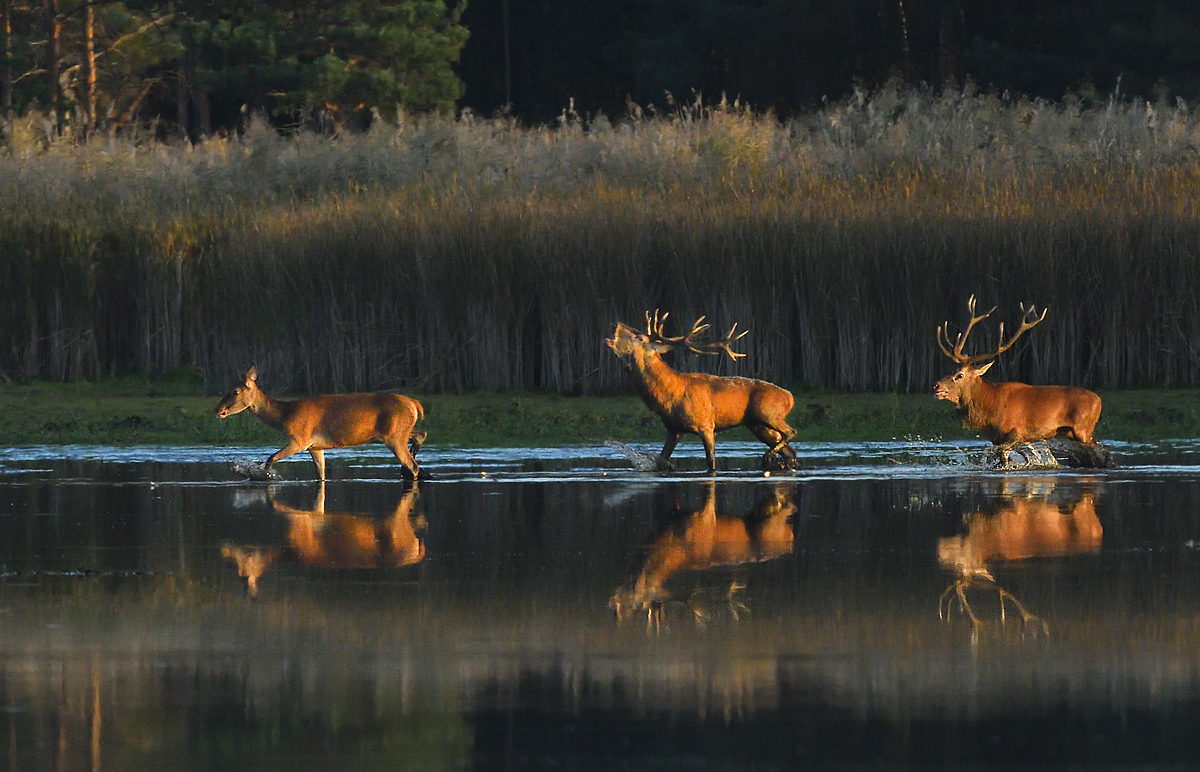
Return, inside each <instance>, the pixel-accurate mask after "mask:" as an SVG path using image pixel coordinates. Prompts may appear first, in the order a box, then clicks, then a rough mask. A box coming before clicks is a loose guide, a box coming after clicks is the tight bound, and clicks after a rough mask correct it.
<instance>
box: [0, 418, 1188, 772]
mask: <svg viewBox="0 0 1200 772" xmlns="http://www.w3.org/2000/svg"><path fill="white" fill-rule="evenodd" d="M760 447H761V446H759V445H757V444H749V443H738V442H728V441H725V442H721V441H719V442H718V445H717V453H718V460H719V463H720V464H721V465H722V466H723V467H724V469H723V471H722V472H721V473H720V474H718V475H717V476H716V477H715V478H709V477H708V476H707V475H704V474H700V473H698V470H700V469H701V468H702V466H703V454H702V452H701V450H700V447H699V445H698V444H696V443H695V442H692V443H690V444H689V443H685V444H684V445H681V446H680V448H679V449H678V450H677V451H676V456H677V461H678V462H679V463H680V465H681V466H682V467H683V468H684V470H685V471H683V472H681V473H678V474H670V475H664V474H651V473H643V472H637V471H634V470H633V469H631V467H630V465H629V463H628V461H627V460H626V458H625V456H624V455H623V454H622V453H621V452H620V450H619V449H617V448H613V447H607V446H597V447H571V448H552V449H506V450H456V449H445V448H428V447H427V448H426V449H424V450H423V451H422V452H421V456H420V458H421V462H422V464H423V467H424V469H426V470H427V471H428V472H430V473H431V475H432V478H431V479H430V480H429V481H423V482H421V483H420V484H419V486H417V487H416V488H413V487H412V486H410V485H407V484H405V483H403V482H402V481H401V478H400V472H399V469H398V467H397V466H396V465H395V464H394V462H392V461H391V457H390V454H388V452H387V451H386V449H384V448H382V446H368V447H365V448H359V449H355V450H353V451H342V452H331V453H330V454H329V468H330V478H331V480H330V482H329V483H328V484H327V485H326V486H324V489H323V490H322V489H321V488H320V487H319V486H318V485H317V484H316V483H315V482H312V481H311V480H312V478H313V476H314V471H313V468H312V465H311V463H310V462H309V461H308V457H307V456H306V455H304V456H297V457H296V458H295V459H294V460H289V461H288V462H285V463H283V464H281V465H280V470H281V471H282V473H283V474H284V476H285V477H286V478H288V479H286V480H284V481H281V482H276V483H270V484H268V483H263V482H248V481H244V480H242V479H240V478H239V476H238V475H237V474H235V473H234V472H233V466H234V464H235V463H236V462H239V461H248V460H261V459H262V458H265V457H266V455H268V453H269V452H270V451H271V450H273V448H201V447H196V448H149V447H147V448H103V447H83V446H67V447H40V448H18V449H11V450H0V742H2V743H3V748H2V749H0V767H3V768H6V769H9V770H77V769H78V770H82V769H88V770H143V769H144V770H154V771H155V772H173V771H174V770H219V771H222V772H223V771H224V770H237V771H238V772H243V771H244V770H264V769H287V770H293V771H298V770H310V769H311V770H326V769H345V770H350V769H353V770H377V769H403V770H464V769H465V770H508V769H513V770H518V769H547V770H549V769H579V770H612V769H654V770H675V769H681V770H690V769H703V770H742V769H754V770H793V769H802V768H821V769H826V768H843V769H847V768H856V769H859V768H866V767H870V768H873V769H900V768H926V767H944V766H945V767H958V766H967V765H973V766H976V767H981V768H982V767H990V766H994V767H997V768H999V767H1004V768H1011V767H1013V766H1022V767H1026V768H1056V767H1070V766H1088V767H1103V768H1134V767H1136V768H1161V769H1167V768H1180V767H1185V766H1192V765H1195V764H1197V763H1200V731H1198V728H1200V441H1193V440H1186V441H1177V442H1165V443H1156V444H1144V445H1134V444H1119V443H1114V444H1112V445H1111V446H1110V447H1111V448H1112V449H1113V451H1114V453H1115V454H1116V456H1117V458H1118V461H1119V464H1120V466H1119V467H1118V468H1116V469H1112V470H1105V471H1101V472H1092V473H1081V472H1073V471H1033V470H1029V471H1018V472H997V471H992V470H989V469H988V468H987V467H986V465H985V464H984V463H983V460H982V456H983V453H982V450H983V446H982V445H979V444H977V443H920V442H913V443H906V442H897V443H855V444H810V445H804V444H801V445H797V450H798V451H799V453H800V460H801V464H802V468H801V469H800V470H799V471H797V472H794V473H776V474H773V475H770V476H766V475H764V474H763V473H762V472H759V471H756V465H757V457H758V454H759V452H760ZM640 449H641V450H646V451H654V450H657V446H655V447H653V448H649V447H640ZM693 470H697V471H693Z"/></svg>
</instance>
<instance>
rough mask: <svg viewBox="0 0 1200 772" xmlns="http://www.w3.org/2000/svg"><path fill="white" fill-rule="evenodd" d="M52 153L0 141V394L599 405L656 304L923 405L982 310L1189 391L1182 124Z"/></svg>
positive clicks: (1032, 340) (772, 360)
mask: <svg viewBox="0 0 1200 772" xmlns="http://www.w3.org/2000/svg"><path fill="white" fill-rule="evenodd" d="M31 130H32V129H31ZM43 139H44V141H43V142H41V143H37V142H33V141H32V140H27V141H26V142H25V144H23V145H19V146H14V147H13V148H11V149H9V152H6V153H4V152H0V201H3V202H4V206H3V207H0V255H3V256H4V259H3V260H0V300H2V301H3V302H0V377H3V376H7V377H9V378H14V379H24V378H29V377H42V378H47V379H51V380H74V379H80V378H84V379H94V378H98V377H103V376H105V375H111V374H113V373H119V372H131V371H136V372H149V373H155V374H161V373H165V372H169V371H171V370H172V369H176V368H181V367H182V368H194V369H196V370H197V371H199V372H200V373H202V374H203V377H204V379H205V381H206V383H207V385H208V387H209V390H210V391H215V390H217V389H219V388H221V387H223V386H224V385H225V383H226V382H227V380H228V379H229V378H231V377H233V376H234V375H235V374H237V373H238V372H241V371H243V370H244V368H245V367H246V366H247V365H248V364H249V363H251V362H257V364H258V365H259V368H260V371H262V372H263V373H264V374H265V375H266V376H267V377H268V378H269V379H270V380H271V381H272V383H274V384H275V385H276V387H277V388H280V389H285V390H292V391H297V392H314V391H330V390H370V389H384V388H399V389H405V390H418V391H419V390H425V391H429V392H445V391H449V392H455V393H464V392H473V391H489V392H491V391H503V392H508V391H520V390H526V391H538V392H542V391H553V392H558V393H562V394H603V393H611V392H612V391H614V390H615V389H618V388H620V387H621V386H622V385H623V384H625V383H626V381H625V374H624V373H623V372H622V370H621V368H620V367H619V366H618V364H617V363H616V361H615V359H614V358H613V357H612V356H611V354H610V353H609V352H608V351H606V350H605V349H604V348H603V346H602V345H601V344H600V340H601V339H602V338H603V336H605V335H608V334H610V333H611V330H612V326H613V324H614V323H615V322H616V321H618V320H623V321H626V322H640V320H641V319H642V315H643V312H645V311H646V310H648V309H654V308H662V309H664V310H670V311H673V312H674V314H675V315H674V317H673V319H672V321H673V322H676V321H677V322H678V323H680V324H687V323H689V322H690V321H691V320H692V319H695V318H696V317H698V316H700V315H701V314H706V315H708V317H709V319H710V320H711V321H712V322H713V323H714V326H715V327H720V328H721V329H728V326H729V325H730V324H732V323H733V322H735V321H736V322H738V323H739V324H740V325H741V328H742V329H749V330H750V331H751V335H750V337H748V338H746V339H745V340H744V342H743V343H744V346H743V350H744V351H745V352H746V353H747V354H748V356H747V358H746V359H745V360H742V361H741V362H740V363H739V364H738V366H737V373H738V374H741V375H751V376H758V377H764V378H767V379H769V380H772V381H775V382H780V383H794V384H803V385H804V386H805V387H806V388H811V389H820V390H830V391H842V392H862V391H875V392H890V391H898V392H906V391H917V392H924V391H925V390H926V389H927V388H928V384H929V383H931V382H932V381H933V380H935V379H936V378H937V377H940V376H941V375H943V374H944V371H945V365H946V362H945V360H944V359H943V358H942V357H941V355H940V353H939V352H938V351H937V348H936V346H935V345H934V330H935V328H936V326H937V325H938V324H939V323H941V322H942V321H943V320H947V319H948V320H950V321H951V322H952V323H953V325H954V326H956V327H957V326H958V325H961V324H962V322H963V319H964V316H965V305H964V304H965V302H966V298H967V296H968V295H970V294H972V293H976V294H978V295H979V296H980V301H981V303H983V304H985V305H986V306H990V305H991V304H998V305H999V306H1000V311H999V312H998V314H997V316H996V318H995V320H994V322H995V323H999V322H1000V321H1001V319H1003V320H1005V321H1007V323H1008V324H1010V325H1011V324H1012V323H1013V319H1014V316H1015V315H1016V313H1017V311H1016V308H1017V303H1018V302H1021V301H1023V302H1034V303H1037V304H1038V305H1039V306H1049V307H1050V309H1051V311H1050V316H1049V318H1048V319H1047V321H1046V323H1045V324H1043V325H1042V326H1040V327H1039V328H1038V330H1037V331H1036V332H1035V333H1033V334H1031V335H1030V336H1028V338H1027V339H1026V340H1023V341H1022V343H1021V345H1020V346H1019V347H1018V348H1016V349H1014V350H1013V351H1011V352H1009V355H1008V356H1006V357H1004V358H1002V359H1001V361H1000V362H999V363H998V365H997V367H996V370H995V371H994V372H995V373H996V374H998V375H1000V376H1001V377H1005V378H1022V379H1028V380H1031V381H1033V382H1043V383H1045V382H1061V383H1077V384H1086V385H1088V386H1090V387H1092V388H1099V389H1115V388H1135V387H1136V388H1141V387H1179V386H1189V387H1200V350H1198V349H1197V347H1196V345H1195V341H1196V340H1200V294H1197V293H1196V292H1195V291H1194V288H1195V287H1196V286H1200V204H1198V202H1200V156H1198V155H1197V154H1196V152H1195V148H1196V147H1197V146H1198V145H1200V120H1198V119H1197V117H1196V115H1195V114H1194V113H1193V112H1192V111H1190V109H1189V108H1188V107H1187V106H1186V105H1183V104H1176V103H1175V102H1173V101H1166V100H1163V101H1160V102H1156V103H1154V104H1148V103H1147V102H1146V101H1145V100H1142V99H1137V98H1132V97H1131V98H1128V99H1125V98H1113V99H1100V100H1093V99H1083V98H1080V99H1071V100H1067V101H1064V102H1063V103H1061V104H1046V103H1043V102H1036V103H1034V102H1028V101H1023V100H1020V99H1008V98H1003V97H1000V96H997V95H991V94H980V93H973V92H965V93H960V94H947V95H944V96H934V95H931V94H929V93H927V92H923V91H916V90H914V91H903V90H899V91H898V90H895V89H884V90H881V91H879V92H877V93H872V94H865V95H860V96H859V97H858V98H855V99H851V100H848V101H846V102H843V103H837V104H829V105H827V106H825V107H822V108H821V109H819V110H814V111H813V112H812V113H810V114H806V115H800V116H797V117H796V118H795V119H794V120H791V121H789V122H787V123H784V122H780V121H778V120H776V119H775V118H774V117H772V116H771V115H769V114H752V113H749V112H747V111H745V110H742V109H737V108H734V107H732V106H728V105H699V104H698V105H692V106H684V107H681V108H680V109H679V110H677V111H675V112H673V113H672V114H670V115H662V116H659V117H655V118H652V119H639V120H631V119H623V120H620V121H618V120H615V119H614V120H612V121H609V120H606V119H603V118H594V119H589V120H581V119H577V118H576V117H573V116H564V121H563V123H562V124H561V125H558V126H554V127H524V126H520V125H517V124H514V123H513V122H511V121H507V120H503V119H497V120H478V119H474V118H470V119H462V120H451V119H443V118H420V119H408V120H406V121H404V122H403V123H401V124H396V125H384V124H382V123H381V124H379V125H377V126H376V128H375V129H374V130H372V132H371V133H369V134H365V135H349V134H347V135H343V136H339V137H319V136H315V135H309V134H302V135H300V136H297V137H294V138H284V137H280V136H277V135H275V134H273V133H272V132H271V131H270V130H268V129H267V128H266V127H265V126H263V125H261V124H256V125H254V126H252V127H251V128H250V129H249V130H248V131H247V132H246V134H245V135H244V136H235V137H230V138H224V139H213V140H211V141H208V142H205V143H204V144H202V145H199V146H196V147H185V146H167V145H162V144H158V143H154V142H139V141H137V139H136V138H132V139H131V138H123V137H121V138H111V139H108V138H100V139H97V140H96V141H93V142H90V143H88V144H87V145H85V146H79V145H73V144H70V143H66V142H61V141H54V140H52V139H45V138H43ZM994 336H995V328H994V327H991V326H989V328H988V329H987V330H986V333H985V331H983V330H981V331H980V334H979V335H977V336H976V337H977V338H980V340H977V341H975V343H976V344H977V345H980V346H982V345H984V340H983V338H985V337H987V338H994ZM717 364H719V363H716V362H715V361H714V362H713V365H714V366H716V365H717ZM686 366H687V367H688V368H690V369H695V367H698V366H699V365H692V364H690V363H689V364H687V365H686ZM722 366H723V367H725V368H727V369H726V370H725V372H732V371H733V368H732V366H731V365H729V363H725V364H724V365H722Z"/></svg>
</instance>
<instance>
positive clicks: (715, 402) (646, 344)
mask: <svg viewBox="0 0 1200 772" xmlns="http://www.w3.org/2000/svg"><path fill="white" fill-rule="evenodd" d="M668 316H669V314H662V315H661V316H660V315H659V313H658V312H657V311H655V312H654V315H653V316H651V315H650V312H648V311H647V312H646V331H645V332H641V331H640V330H635V329H634V328H632V327H630V326H628V325H626V324H622V323H620V322H618V323H617V328H616V331H615V332H613V336H612V337H611V338H608V339H607V340H606V343H608V347H609V348H611V349H612V350H613V352H614V353H615V354H616V355H617V358H619V359H620V360H621V362H623V363H624V364H625V366H626V367H628V368H629V370H630V372H632V373H633V376H634V381H635V383H636V386H637V390H638V394H640V395H641V397H642V400H643V401H644V402H645V403H646V405H647V406H648V407H649V408H650V409H651V410H653V411H654V412H655V413H657V414H658V416H659V417H660V418H662V422H663V425H664V426H665V427H666V429H667V439H666V441H665V442H664V443H663V448H662V453H661V454H660V456H659V458H660V461H661V464H662V465H663V466H664V467H666V468H671V467H670V462H669V461H668V459H669V458H670V457H671V453H672V451H674V450H675V445H676V444H677V443H678V442H679V438H680V437H682V436H683V435H684V434H696V435H698V436H699V437H700V441H701V442H702V443H703V444H704V454H705V456H706V457H707V458H708V471H709V472H710V473H713V472H716V471H717V462H716V455H715V453H714V450H713V446H714V442H715V439H714V435H715V434H716V433H717V432H719V431H723V430H725V429H731V428H733V427H735V426H745V427H746V428H747V429H749V430H750V431H751V432H752V433H753V434H754V436H755V437H757V438H758V439H759V440H760V441H761V442H763V443H764V444H766V445H767V447H768V450H767V452H766V453H765V454H763V466H764V468H770V466H771V464H772V463H773V460H775V459H776V458H778V462H779V463H780V464H781V465H782V466H784V467H787V468H791V467H794V465H795V462H796V452H795V451H794V450H792V447H791V446H790V445H789V444H788V443H789V442H790V441H791V440H792V438H793V437H795V436H796V431H795V430H794V429H792V427H790V426H788V423H787V416H788V413H790V412H791V411H792V405H793V399H792V394H791V392H789V391H787V390H786V389H781V388H779V387H778V386H776V385H774V384H772V383H767V382H766V381H760V380H756V379H753V378H737V377H735V378H723V377H719V376H715V375H708V374H705V373H681V372H678V371H677V370H674V369H672V368H671V367H670V366H669V365H668V364H667V363H666V362H664V361H663V354H664V353H666V352H667V351H670V350H672V349H677V348H683V349H686V350H688V351H691V352H693V353H696V354H720V353H722V352H724V353H725V354H728V355H729V357H730V358H731V359H734V360H737V359H738V358H740V357H743V356H745V354H741V353H738V352H736V351H734V350H733V344H734V343H736V342H737V341H738V340H740V339H741V338H742V337H744V336H745V335H746V332H741V333H738V331H737V325H736V324H734V325H733V327H732V328H731V329H730V330H729V334H728V335H726V336H725V337H724V338H722V339H720V340H710V341H704V342H702V341H700V340H699V339H698V336H700V335H702V334H703V333H705V332H707V331H708V329H709V327H710V325H708V324H706V323H705V321H704V317H703V316H702V317H700V318H699V319H697V320H696V323H695V324H693V325H692V329H691V330H690V331H689V332H688V333H687V334H686V335H680V336H677V337H668V336H666V335H664V334H663V323H664V322H665V321H666V319H667V317H668Z"/></svg>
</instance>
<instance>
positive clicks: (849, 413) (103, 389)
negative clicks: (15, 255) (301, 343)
mask: <svg viewBox="0 0 1200 772" xmlns="http://www.w3.org/2000/svg"><path fill="white" fill-rule="evenodd" d="M413 395H414V396H416V397H418V398H419V399H421V401H422V403H423V404H424V405H425V422H424V427H425V428H426V429H427V430H428V432H429V443H430V445H431V446H453V445H458V446H467V447H470V446H475V447H504V446H510V447H511V446H538V447H547V446H550V447H552V446H556V445H564V444H577V443H578V444H582V443H599V442H603V441H605V440H620V441H624V442H635V441H645V442H659V441H661V440H662V437H663V433H662V428H661V424H660V423H659V421H658V419H657V418H656V417H655V416H653V415H651V414H650V412H649V411H648V410H647V409H646V408H645V407H644V406H643V405H642V403H641V401H640V400H639V399H638V398H637V397H636V396H633V395H615V396H602V397H589V396H583V397H565V396H561V395H557V394H534V393H525V392H509V393H482V392H480V393H471V394H465V395H446V394H420V393H415V392H414V393H413ZM1103 397H1104V400H1105V408H1104V415H1103V417H1102V418H1101V421H1100V426H1099V429H1098V431H1097V434H1098V436H1099V437H1100V438H1101V439H1121V440H1152V439H1164V438H1172V437H1198V436H1200V390H1174V391H1166V390H1148V391H1117V392H1109V393H1105V394H1104V395H1103ZM216 403H217V400H216V398H214V397H211V396H204V395H203V393H202V391H201V390H200V389H199V388H198V387H197V386H196V385H195V384H192V383H188V382H180V381H154V382H147V381H143V380H131V379H109V380H105V381H102V382H98V383H84V382H80V383H73V384H47V383H41V382H31V383H24V384H10V385H6V386H3V387H0V446H3V447H9V446H16V445H36V444H69V443H83V444H116V445H130V444H152V445H153V444H165V445H242V444H251V445H275V444H279V435H278V434H276V433H275V432H273V431H271V430H270V429H268V428H267V427H265V426H264V425H263V424H261V423H260V422H259V421H258V420H257V419H255V418H253V417H252V416H251V415H249V414H244V415H238V416H234V417H232V418H229V419H226V420H224V421H222V420H220V419H218V418H216V417H215V416H214V415H213V409H214V407H215V406H216ZM791 422H792V425H793V426H795V427H796V428H797V429H798V430H799V437H798V439H799V440H800V441H836V440H893V439H908V438H917V437H919V438H923V439H955V438H968V437H971V436H972V435H971V434H970V433H969V432H967V431H966V430H964V429H962V428H961V426H959V425H958V424H957V423H956V422H955V421H953V420H952V418H951V417H950V410H949V407H948V405H947V404H946V403H944V402H941V403H939V402H937V401H936V400H935V399H934V398H933V397H932V396H931V395H925V394H836V393H828V392H820V393H817V392H809V393H805V392H796V408H795V410H794V411H793V412H792V416H791ZM738 432H739V433H730V434H727V435H723V436H725V437H730V438H733V437H736V438H738V439H751V438H750V436H749V434H748V433H742V432H741V430H738ZM685 441H695V440H694V438H692V439H690V440H685Z"/></svg>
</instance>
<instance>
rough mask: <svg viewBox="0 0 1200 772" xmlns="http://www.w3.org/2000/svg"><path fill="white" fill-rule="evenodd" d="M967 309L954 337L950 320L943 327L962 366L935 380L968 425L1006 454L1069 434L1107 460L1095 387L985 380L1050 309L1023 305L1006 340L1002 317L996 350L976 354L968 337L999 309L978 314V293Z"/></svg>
mask: <svg viewBox="0 0 1200 772" xmlns="http://www.w3.org/2000/svg"><path fill="white" fill-rule="evenodd" d="M967 310H968V312H969V313H970V315H971V319H970V321H969V322H968V323H967V327H966V329H965V330H963V331H962V332H961V333H959V334H958V335H957V336H956V337H955V339H954V341H953V342H951V340H950V335H949V332H948V328H949V322H947V323H945V324H943V325H940V326H938V328H937V338H938V346H939V347H940V348H941V349H942V353H943V354H945V355H946V356H948V357H949V358H950V359H952V360H954V361H955V362H957V363H958V365H959V368H958V369H957V370H955V371H954V372H953V373H951V374H950V375H947V376H946V377H945V378H943V379H941V380H940V381H938V382H937V383H936V384H934V387H933V390H934V393H935V394H936V395H937V398H938V399H944V400H948V401H949V402H951V403H952V404H953V405H954V406H955V407H956V408H957V410H956V415H957V416H958V417H959V418H961V419H962V422H963V426H964V427H966V428H968V429H975V430H977V431H979V432H980V433H981V434H982V435H983V436H984V437H986V438H987V439H989V440H991V442H992V444H993V445H996V446H999V448H1000V450H1001V453H1002V454H1003V453H1006V452H1007V451H1008V450H1010V449H1011V448H1012V447H1013V446H1014V445H1017V444H1020V443H1030V442H1037V441H1039V440H1045V439H1049V438H1053V437H1066V438H1068V439H1071V440H1074V441H1075V442H1078V443H1081V444H1082V445H1084V446H1087V448H1088V449H1089V451H1091V452H1090V453H1088V454H1082V457H1084V458H1087V457H1089V456H1090V457H1092V458H1094V459H1097V460H1099V459H1103V458H1104V454H1103V453H1102V452H1101V451H1100V449H1099V447H1098V446H1097V444H1096V441H1095V437H1094V435H1093V432H1094V431H1095V428H1096V422H1097V421H1099V420H1100V397H1099V396H1098V395H1097V394H1095V393H1094V392H1091V391H1088V390H1087V389H1080V388H1076V387H1074V386H1030V385H1029V384H1025V383H1017V382H1015V381H1003V382H999V383H989V382H987V381H985V380H983V374H984V373H986V372H987V371H988V368H990V367H991V366H992V365H993V364H995V359H996V357H998V356H999V355H1000V354H1003V353H1004V352H1005V351H1008V350H1009V349H1010V348H1012V345H1013V344H1014V343H1016V342H1017V339H1018V338H1020V337H1021V336H1022V335H1023V334H1025V332H1026V331H1028V330H1030V329H1032V328H1033V327H1036V326H1037V325H1039V324H1041V323H1042V321H1043V320H1044V319H1045V318H1046V313H1047V311H1048V309H1043V310H1042V312H1041V313H1040V314H1039V313H1038V312H1037V309H1036V308H1035V307H1033V306H1030V307H1028V308H1026V307H1025V305H1024V304H1021V313H1022V318H1021V325H1020V327H1019V328H1018V329H1017V331H1016V332H1015V333H1013V335H1012V337H1011V338H1009V339H1008V340H1005V339H1004V324H1003V322H1002V323H1001V324H1000V336H999V345H998V346H997V347H996V350H995V351H991V352H988V353H985V354H975V355H972V356H968V355H966V354H964V353H963V347H964V346H965V345H966V342H967V336H969V335H970V334H971V330H972V329H974V327H975V325H976V324H978V323H979V322H981V321H983V320H984V319H987V318H988V317H989V316H991V315H992V312H993V311H995V310H996V309H995V307H993V308H992V309H991V311H988V312H986V313H983V314H976V313H975V296H974V295H972V296H971V298H970V299H969V300H968V301H967ZM989 360H990V361H989ZM981 362H983V363H984V364H980V363H981ZM1090 465H1102V464H1100V463H1094V464H1090Z"/></svg>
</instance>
